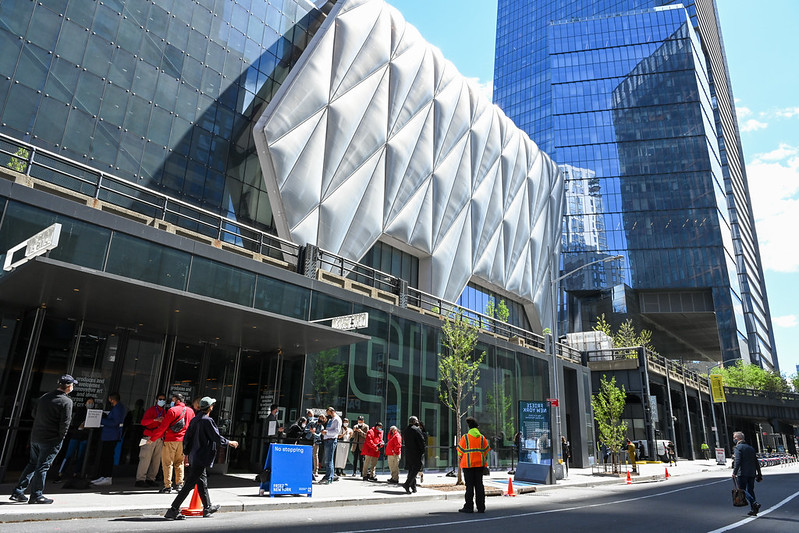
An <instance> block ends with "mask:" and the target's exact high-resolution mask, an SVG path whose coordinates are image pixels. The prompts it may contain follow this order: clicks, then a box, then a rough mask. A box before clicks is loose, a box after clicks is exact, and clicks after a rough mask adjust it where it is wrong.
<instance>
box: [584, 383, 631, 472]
mask: <svg viewBox="0 0 799 533" xmlns="http://www.w3.org/2000/svg"><path fill="white" fill-rule="evenodd" d="M626 399H627V393H626V392H625V390H624V385H622V386H621V388H619V387H617V386H616V378H615V377H614V378H611V379H610V381H608V377H607V376H606V375H604V374H603V375H602V379H601V380H600V381H599V391H598V392H597V393H596V394H594V395H593V396H592V397H591V408H592V409H593V410H594V420H595V421H596V426H597V430H598V431H599V439H600V441H602V442H603V443H605V446H607V447H608V449H610V452H611V454H612V458H613V459H612V460H613V472H618V471H619V469H618V462H617V457H618V453H619V452H620V451H621V447H622V443H623V441H624V437H625V435H626V433H627V422H624V421H623V420H622V419H621V414H622V412H623V411H624V404H625V401H626Z"/></svg>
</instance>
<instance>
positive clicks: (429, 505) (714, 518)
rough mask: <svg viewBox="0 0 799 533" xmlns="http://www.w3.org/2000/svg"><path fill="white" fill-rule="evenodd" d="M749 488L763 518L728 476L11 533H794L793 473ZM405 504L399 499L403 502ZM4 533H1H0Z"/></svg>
mask: <svg viewBox="0 0 799 533" xmlns="http://www.w3.org/2000/svg"><path fill="white" fill-rule="evenodd" d="M764 474H765V479H764V481H763V483H759V484H757V486H756V491H757V496H758V500H759V501H760V502H761V503H762V506H763V507H762V509H761V511H760V516H759V517H758V518H757V519H751V518H749V517H748V516H747V515H746V513H747V511H748V508H746V507H743V508H736V507H733V506H732V504H731V497H730V489H731V487H732V482H731V481H730V477H729V476H730V474H729V471H728V470H727V471H717V472H705V473H697V474H691V475H687V476H681V477H679V478H672V479H670V480H668V481H652V482H639V483H634V484H632V485H603V486H597V487H591V488H587V487H568V486H564V487H559V488H558V489H556V490H547V491H542V492H538V493H534V494H527V495H520V496H517V497H516V498H507V497H493V498H489V499H488V500H487V511H486V514H484V515H479V514H473V515H465V514H461V513H458V512H457V509H458V507H460V505H461V501H460V500H450V501H430V502H414V503H409V504H407V505H403V504H401V503H400V504H380V505H364V506H345V507H325V508H319V509H318V510H313V511H311V510H310V509H308V508H304V509H294V510H274V511H259V512H237V513H219V514H217V515H216V516H214V517H212V518H207V519H202V518H193V519H192V518H188V519H186V520H183V521H180V522H167V521H164V520H162V519H161V518H160V517H158V516H142V517H127V518H115V519H114V518H112V519H94V520H69V521H65V520H62V521H57V522H47V523H44V522H38V523H20V524H13V525H9V526H8V527H13V529H14V531H17V532H33V531H36V532H46V531H66V530H69V531H109V532H110V531H260V530H263V529H264V528H266V527H268V528H269V530H270V531H285V532H297V533H299V532H304V531H308V529H309V528H311V529H316V528H320V527H321V528H323V529H324V530H325V531H326V532H334V531H335V532H339V531H340V532H344V531H348V532H356V533H366V532H389V531H402V530H405V531H412V530H425V529H434V530H435V531H436V532H439V531H441V532H449V531H452V532H455V531H462V530H463V527H464V523H472V524H473V525H474V526H475V527H476V528H478V529H479V530H483V531H503V530H504V531H509V530H516V531H530V530H531V528H533V527H534V528H535V529H536V530H541V529H543V530H547V531H552V530H560V531H580V530H582V531H586V530H589V529H590V530H592V531H614V532H620V531H633V530H636V531H646V533H657V532H673V531H681V532H694V531H697V532H714V533H716V532H718V533H720V532H721V531H731V530H732V531H740V532H763V533H765V532H768V533H779V532H785V533H787V532H793V531H796V530H797V527H799V491H797V486H799V483H797V482H799V471H798V469H797V467H796V466H790V467H788V468H779V469H777V468H775V469H768V470H766V471H765V472H764ZM401 497H402V496H398V497H397V498H398V499H401ZM5 529H6V528H5V527H3V526H2V525H0V530H5Z"/></svg>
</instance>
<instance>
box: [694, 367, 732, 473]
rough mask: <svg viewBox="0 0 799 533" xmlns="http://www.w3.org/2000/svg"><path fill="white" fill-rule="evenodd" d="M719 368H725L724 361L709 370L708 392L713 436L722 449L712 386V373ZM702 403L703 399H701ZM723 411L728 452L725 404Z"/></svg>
mask: <svg viewBox="0 0 799 533" xmlns="http://www.w3.org/2000/svg"><path fill="white" fill-rule="evenodd" d="M719 366H720V367H721V368H724V361H722V362H720V363H716V364H715V365H713V366H711V367H708V369H707V390H708V393H709V394H710V412H711V414H712V415H713V434H714V436H715V437H716V448H718V447H720V444H719V426H718V424H717V423H716V404H715V403H714V402H713V387H712V385H711V384H710V371H711V370H713V369H714V368H716V367H719ZM700 401H701V398H700ZM721 409H722V413H723V414H724V442H725V444H724V449H725V452H726V450H727V444H726V442H727V412H726V410H725V409H724V404H723V403H722V404H721ZM716 462H718V458H717V459H716ZM719 464H721V463H719Z"/></svg>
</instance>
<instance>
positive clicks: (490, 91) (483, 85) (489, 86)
mask: <svg viewBox="0 0 799 533" xmlns="http://www.w3.org/2000/svg"><path fill="white" fill-rule="evenodd" d="M466 82H467V83H468V84H469V85H471V86H472V87H473V88H475V89H477V90H478V91H480V92H481V93H482V94H483V96H485V97H486V98H488V100H489V101H491V102H493V101H494V80H489V81H480V78H466Z"/></svg>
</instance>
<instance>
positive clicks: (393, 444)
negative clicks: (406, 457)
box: [386, 426, 402, 484]
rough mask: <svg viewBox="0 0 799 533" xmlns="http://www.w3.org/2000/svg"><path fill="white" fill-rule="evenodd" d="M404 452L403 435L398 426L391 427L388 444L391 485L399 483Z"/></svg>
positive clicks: (387, 452) (387, 455)
mask: <svg viewBox="0 0 799 533" xmlns="http://www.w3.org/2000/svg"><path fill="white" fill-rule="evenodd" d="M401 451H402V435H400V432H399V430H398V429H397V426H391V429H389V430H388V442H387V443H386V457H387V458H388V469H389V470H390V471H391V479H389V480H388V482H389V483H396V484H398V483H399V461H400V453H401Z"/></svg>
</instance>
